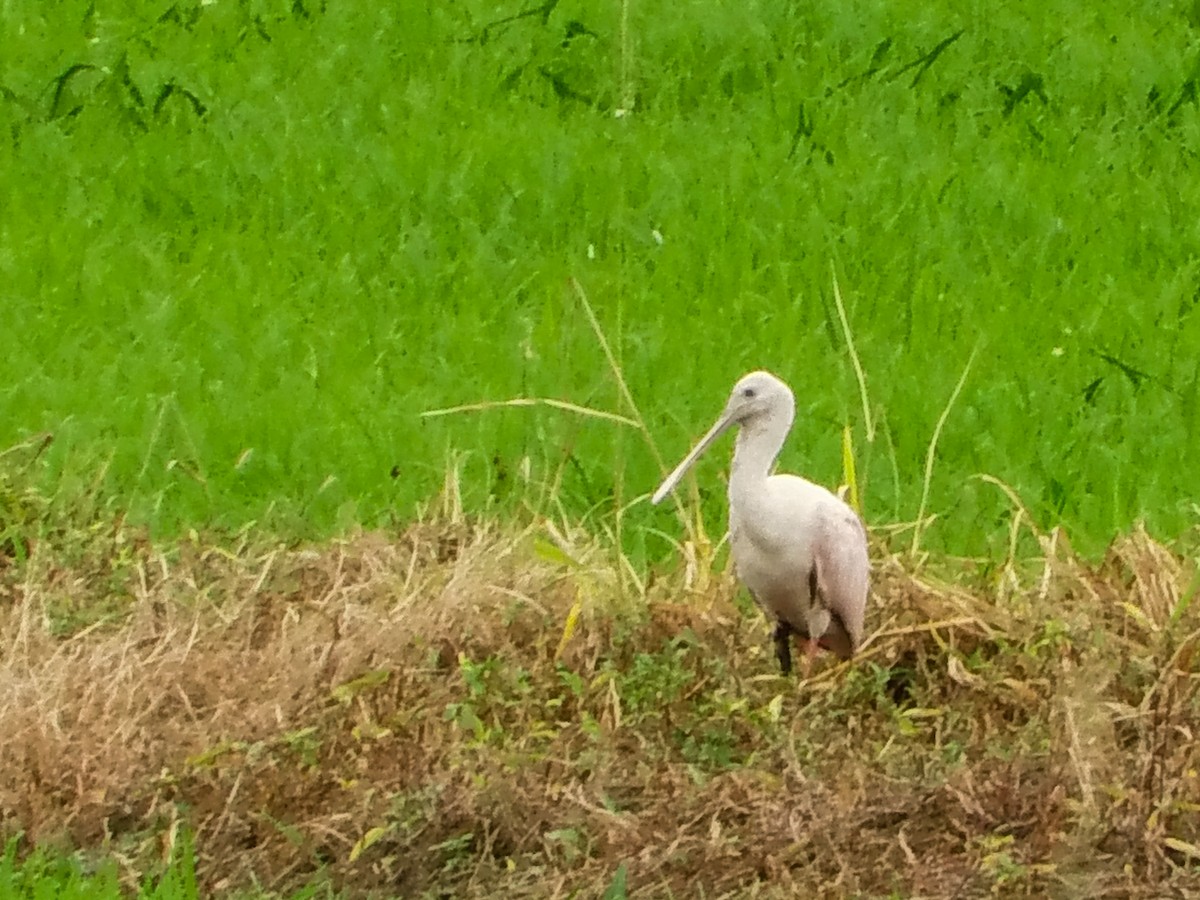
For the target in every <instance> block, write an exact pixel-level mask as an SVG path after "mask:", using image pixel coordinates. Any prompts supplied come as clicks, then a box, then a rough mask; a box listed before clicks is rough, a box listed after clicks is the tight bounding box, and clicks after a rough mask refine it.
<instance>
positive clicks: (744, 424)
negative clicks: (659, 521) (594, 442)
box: [651, 372, 796, 503]
mask: <svg viewBox="0 0 1200 900" xmlns="http://www.w3.org/2000/svg"><path fill="white" fill-rule="evenodd" d="M795 409H796V401H795V398H794V397H793V396H792V389H791V388H789V387H788V386H787V385H786V384H784V383H783V382H782V381H780V380H779V379H778V378H776V377H775V376H774V375H772V374H771V373H770V372H751V373H750V374H749V375H744V376H742V378H741V379H739V380H738V383H737V384H735V385H734V386H733V392H732V393H731V394H730V395H729V400H728V402H727V403H726V404H725V409H724V410H723V411H722V412H721V416H720V418H718V419H717V421H716V422H715V423H714V424H713V427H712V428H710V429H709V430H708V433H707V434H706V435H704V437H702V438H700V441H699V443H697V444H696V446H695V447H693V448H692V450H691V452H690V453H688V455H687V456H685V457H684V458H683V461H682V462H680V463H679V465H677V466H676V467H675V471H673V472H672V473H671V474H670V475H668V476H667V477H666V479H664V480H663V483H662V484H660V485H659V486H658V490H657V491H655V492H654V496H653V497H652V498H651V500H652V501H653V502H654V503H658V502H660V501H661V500H662V499H663V497H665V496H667V494H669V493H670V492H671V491H672V490H673V489H674V487H675V485H677V484H678V483H679V480H680V479H681V478H683V476H684V473H686V472H687V470H688V469H689V468H690V467H691V465H692V463H694V462H695V461H696V460H697V459H699V458H700V455H701V454H702V453H704V451H705V450H707V449H708V448H709V446H710V445H711V444H712V442H713V441H715V440H716V439H717V438H718V437H720V436H721V435H722V434H724V433H725V431H727V430H728V429H729V428H730V427H731V426H733V425H737V426H738V427H740V428H742V429H743V435H744V434H745V433H746V432H751V433H754V432H757V431H759V430H761V429H782V433H783V434H786V433H787V429H788V428H790V427H791V424H792V417H793V416H794V415H795ZM780 440H781V441H782V435H781V437H780Z"/></svg>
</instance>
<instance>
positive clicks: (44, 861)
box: [0, 837, 198, 900]
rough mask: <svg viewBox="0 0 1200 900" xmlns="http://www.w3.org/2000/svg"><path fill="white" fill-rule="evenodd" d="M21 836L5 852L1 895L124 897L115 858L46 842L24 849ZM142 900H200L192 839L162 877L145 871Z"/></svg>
mask: <svg viewBox="0 0 1200 900" xmlns="http://www.w3.org/2000/svg"><path fill="white" fill-rule="evenodd" d="M20 843H21V841H20V838H19V837H17V838H12V839H11V840H9V841H8V844H7V846H6V847H5V850H4V854H3V856H2V857H0V897H4V898H6V900H75V898H78V900H108V898H112V900H120V898H123V897H128V896H130V893H129V892H128V891H122V888H121V881H120V878H119V877H118V872H117V866H116V863H115V861H113V860H112V859H109V860H106V861H104V862H103V863H102V864H101V865H100V866H99V867H96V866H92V865H90V864H87V863H85V862H84V861H83V860H82V859H81V858H80V857H77V856H72V855H68V854H65V853H62V852H58V851H55V850H53V849H50V848H46V847H38V848H34V849H33V850H32V851H29V850H28V848H27V849H26V852H25V853H23V854H20V853H18V850H19V845H20ZM136 896H137V897H138V898H139V900H196V897H197V896H198V894H197V892H196V871H195V859H194V857H193V853H192V846H191V843H190V841H188V840H186V839H184V840H182V841H181V842H180V844H179V845H178V846H177V848H176V850H175V853H174V855H173V858H172V861H171V864H170V865H169V866H167V867H166V868H165V870H164V871H163V872H162V873H161V875H160V876H159V877H158V878H151V877H145V878H143V879H142V882H141V885H140V887H139V889H138V891H137V892H136Z"/></svg>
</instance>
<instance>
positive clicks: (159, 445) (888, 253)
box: [0, 0, 1200, 558]
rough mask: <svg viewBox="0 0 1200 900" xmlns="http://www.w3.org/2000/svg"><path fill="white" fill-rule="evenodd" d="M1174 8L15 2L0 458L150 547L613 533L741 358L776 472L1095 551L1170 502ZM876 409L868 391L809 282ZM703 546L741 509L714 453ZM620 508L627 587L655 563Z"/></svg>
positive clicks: (1193, 492) (949, 542)
mask: <svg viewBox="0 0 1200 900" xmlns="http://www.w3.org/2000/svg"><path fill="white" fill-rule="evenodd" d="M1197 26H1198V22H1197V20H1196V17H1195V14H1194V11H1192V10H1191V7H1190V6H1187V5H1182V6H1181V5H1179V4H1167V3H1155V4H1127V5H1125V6H1121V7H1120V8H1118V7H1105V8H1104V9H1103V10H1092V9H1088V10H1081V9H1079V8H1078V7H1077V6H1076V5H1074V4H1066V3H1061V2H1048V3H1042V4H1024V3H1022V4H1007V5H1005V6H1003V7H1002V8H998V9H991V8H989V9H988V10H987V12H986V14H983V13H979V14H976V12H975V11H970V12H968V11H964V10H960V9H959V8H957V7H955V6H954V5H953V4H928V5H926V6H924V7H922V9H921V10H920V11H917V12H914V11H912V10H910V9H908V8H901V7H895V6H893V7H888V6H886V5H883V4H877V3H865V2H848V3H805V4H796V3H773V2H749V3H708V2H706V3H680V4H676V5H675V6H674V7H672V8H671V9H660V8H657V7H653V6H650V5H647V4H641V3H634V2H627V3H620V2H614V3H611V4H586V3H582V2H578V0H560V2H548V3H547V4H546V5H544V6H540V7H536V8H530V7H524V6H522V5H520V4H519V3H516V2H512V3H492V2H488V3H485V2H468V3H455V4H430V5H428V6H427V7H424V8H420V9H418V8H411V9H410V8H406V7H393V6H388V5H384V6H382V7H379V8H373V9H371V10H364V9H362V8H360V7H357V6H347V5H345V4H324V3H319V2H316V0H297V2H295V3H291V4H288V3H278V2H277V3H267V2H249V0H247V2H226V0H220V2H211V3H189V2H177V3H169V2H166V0H161V2H151V3H136V4H133V3H93V2H91V0H74V2H64V3H59V4H54V5H53V6H47V5H45V4H42V3H37V2H32V0H10V2H9V3H7V4H6V6H5V15H4V18H3V23H0V29H2V37H3V40H4V45H5V47H6V48H8V49H7V51H6V53H5V54H4V59H3V61H2V62H0V124H2V126H3V128H2V129H0V132H2V133H3V135H4V139H3V140H2V141H0V202H2V203H3V207H4V216H3V223H2V224H0V285H2V288H0V290H2V292H3V297H4V299H5V301H6V302H5V322H4V328H3V329H0V446H10V445H12V444H14V443H16V442H18V441H20V440H23V439H25V438H28V437H29V436H32V435H36V434H39V433H41V432H51V433H53V435H54V436H55V441H54V444H53V446H52V447H51V448H50V449H49V450H48V452H47V453H46V454H45V455H44V457H43V458H42V460H41V463H40V465H41V466H42V467H43V470H42V474H43V479H44V480H43V485H44V486H46V487H47V489H48V490H49V491H50V492H51V493H54V492H59V491H61V492H64V496H72V492H74V495H78V493H79V492H87V491H91V490H93V489H95V490H97V491H99V493H100V494H101V495H102V496H104V497H105V498H110V499H112V501H113V502H114V503H115V504H116V506H118V507H119V508H121V509H125V510H128V511H129V512H131V513H132V515H133V516H134V518H135V519H136V520H138V521H142V522H146V523H149V524H150V525H151V526H152V527H153V528H154V529H155V531H156V533H159V534H173V533H178V532H179V531H180V530H181V529H185V528H186V527H190V526H194V525H195V524H197V523H198V522H203V523H214V524H218V525H223V526H230V527H238V526H241V525H243V524H245V523H246V522H248V521H256V522H258V523H260V524H262V525H266V526H268V527H270V528H271V529H273V530H276V531H280V532H283V533H308V534H328V533H330V532H336V531H338V530H339V529H344V528H346V527H348V526H349V525H351V524H354V523H360V522H362V523H384V522H388V521H392V520H394V519H398V520H400V521H403V520H405V519H407V518H408V517H409V516H410V515H411V513H412V512H413V511H414V510H415V509H416V508H417V507H418V505H419V504H420V503H421V502H423V501H424V500H426V499H427V498H428V497H429V496H430V495H431V494H432V493H433V492H434V491H436V490H437V489H438V488H439V487H440V485H441V482H442V479H443V476H444V473H445V471H446V468H447V464H448V460H450V459H459V460H460V461H461V464H462V467H463V489H464V493H463V496H464V502H465V503H466V504H467V506H468V508H469V509H472V510H476V511H481V510H485V509H498V510H511V509H514V508H516V507H517V505H518V504H520V503H528V504H530V505H533V506H534V507H536V508H539V509H545V508H546V500H545V497H546V494H547V491H545V490H544V487H545V486H546V485H552V486H554V490H553V492H552V493H553V496H554V498H555V502H556V503H557V502H561V503H563V504H564V505H565V506H566V507H567V508H568V509H569V510H571V511H572V512H574V513H577V514H583V513H589V514H591V515H593V516H595V517H597V518H600V519H611V517H612V516H613V515H614V510H615V509H621V508H624V507H625V505H626V504H628V503H629V502H630V501H631V500H633V499H635V498H637V497H638V496H640V495H642V494H644V493H645V492H646V491H648V490H650V489H651V488H652V487H653V485H654V484H655V483H656V481H657V479H658V476H659V474H660V471H661V470H660V469H659V467H658V464H657V463H656V461H655V459H654V456H653V454H652V453H651V452H650V451H649V450H648V448H647V446H646V443H645V441H644V440H643V439H642V437H641V436H639V435H638V434H637V433H636V432H634V431H632V430H630V429H627V428H623V427H621V426H618V425H614V424H612V423H610V422H603V421H595V420H585V419H580V418H578V417H576V416H572V415H570V414H567V413H563V412H560V411H557V410H553V409H535V410H529V409H522V410H501V411H492V412H484V413H477V414H471V415H462V416H454V417H446V418H439V419H422V418H421V417H420V415H419V414H420V413H421V412H422V411H424V410H429V409H434V408H440V407H446V406H452V405H455V404H459V403H464V402H470V401H477V400H483V399H493V400H494V399H506V398H510V397H515V396H527V397H551V398H558V399H563V400H567V401H570V402H573V403H578V404H582V405H588V406H592V407H595V408H600V409H607V410H612V411H617V412H623V413H629V412H630V410H629V409H628V408H627V404H626V403H625V402H624V401H623V399H622V397H621V395H620V393H619V392H618V390H617V388H616V386H615V384H614V382H613V379H612V376H611V374H610V372H609V369H608V367H607V366H606V364H605V361H604V357H603V355H602V353H601V352H600V349H599V347H598V346H597V343H596V339H595V337H594V335H593V332H592V329H591V328H590V327H589V325H588V322H587V320H586V318H585V316H584V315H583V313H582V311H581V309H580V304H579V300H578V298H577V297H576V296H574V294H573V293H572V292H571V291H570V290H569V289H568V288H567V279H568V278H570V277H574V278H576V279H578V281H579V283H580V284H581V286H582V287H583V289H584V290H585V291H586V293H587V296H588V297H589V298H590V299H591V301H592V303H593V305H594V306H595V307H596V309H597V311H598V317H599V319H600V322H601V325H602V326H603V328H604V329H605V331H606V333H607V334H608V336H609V339H610V340H611V342H612V344H613V348H614V353H615V355H616V356H617V358H618V360H619V362H620V364H621V366H622V367H623V370H624V372H625V375H626V377H627V379H628V383H629V385H630V390H631V394H632V397H633V399H634V401H635V402H636V403H637V404H638V406H639V407H640V409H641V411H642V412H643V414H644V415H645V417H646V421H647V424H648V426H649V430H650V433H651V434H652V435H653V436H654V439H655V440H656V441H657V442H658V444H659V446H660V448H661V452H662V453H663V455H664V456H674V455H675V454H677V453H679V452H681V451H682V450H683V449H684V448H685V445H686V444H687V443H688V441H689V439H690V438H691V437H693V436H694V435H696V434H697V433H698V432H699V430H700V429H701V428H703V427H704V426H706V425H707V423H708V422H709V420H710V419H711V418H712V416H713V415H714V414H715V412H716V410H717V408H718V407H719V405H720V403H721V402H722V401H723V399H724V396H725V393H726V392H727V390H728V388H729V386H730V385H731V384H732V382H733V381H734V379H735V378H736V377H737V376H739V375H740V374H742V373H743V372H745V371H747V370H749V369H752V368H757V367H765V368H770V369H772V370H774V371H776V372H777V373H779V374H780V375H782V376H783V377H784V378H785V379H786V380H788V381H790V383H791V384H792V385H793V387H794V388H795V389H796V391H797V395H798V398H799V412H800V415H799V420H798V428H797V433H796V435H795V439H794V441H793V442H792V444H791V445H790V446H789V448H788V449H787V450H786V451H785V453H784V457H783V460H782V462H783V464H784V465H785V466H786V467H788V468H792V469H801V470H803V471H806V472H808V473H811V474H812V475H813V476H814V477H816V478H817V479H818V480H821V481H825V482H831V481H836V480H837V479H838V478H839V476H840V470H841V465H840V462H841V431H842V428H843V426H844V425H850V426H851V427H852V429H853V433H854V436H855V445H856V448H857V452H858V454H859V456H860V461H859V467H860V470H861V472H862V474H863V477H864V480H865V482H866V485H867V490H866V492H865V496H866V513H867V517H868V519H869V520H871V521H872V522H875V523H888V522H905V521H911V520H912V519H913V518H915V517H916V514H917V511H918V506H919V497H920V486H921V484H922V481H923V478H924V471H925V461H926V453H927V449H928V446H929V442H930V438H931V436H932V434H933V431H934V428H935V425H936V422H937V420H938V417H939V415H941V413H942V412H943V410H944V408H945V407H946V404H947V402H948V400H949V398H950V396H951V394H952V391H953V388H954V386H955V384H956V382H957V380H958V379H959V377H960V376H961V375H962V373H963V371H964V369H965V368H966V366H967V363H968V359H969V358H970V356H971V354H972V352H975V353H976V356H975V360H974V363H973V365H972V367H971V370H970V372H969V374H968V377H967V380H966V383H965V386H964V389H963V391H962V394H961V396H960V398H959V400H958V402H957V404H956V406H955V407H954V408H953V409H951V410H950V415H949V417H948V419H947V423H946V427H945V429H944V431H943V433H942V435H941V441H940V444H939V447H938V452H937V459H936V465H935V466H934V468H933V478H932V481H931V491H930V502H929V505H928V510H927V512H930V513H933V514H936V515H938V516H939V517H940V518H939V520H938V525H937V526H936V527H935V528H933V529H932V530H931V532H930V533H929V541H930V542H931V545H932V546H935V547H945V548H947V549H949V550H951V551H953V552H956V553H972V554H973V553H981V552H988V551H995V550H996V548H997V547H1000V546H1003V543H1004V541H1005V540H1006V536H1005V527H1006V522H1007V516H1008V515H1009V512H1010V509H1011V506H1010V504H1009V503H1008V501H1007V500H1006V498H1005V497H1003V496H1002V494H1001V493H1000V492H999V491H997V490H996V489H995V488H993V487H991V486H988V485H986V484H982V483H979V482H977V481H972V480H971V476H972V475H974V474H976V473H981V472H982V473H988V474H991V475H994V476H996V477H998V478H1000V479H1002V480H1004V481H1006V482H1007V483H1009V484H1011V485H1012V486H1013V487H1014V488H1015V489H1017V490H1018V491H1019V492H1020V494H1021V495H1022V496H1023V497H1024V498H1025V499H1026V502H1027V503H1028V504H1029V507H1030V509H1031V511H1032V512H1033V514H1034V515H1035V516H1036V517H1037V519H1038V520H1039V521H1040V522H1041V523H1042V524H1043V525H1044V526H1049V525H1052V524H1054V523H1056V522H1059V521H1062V522H1064V523H1066V524H1067V525H1068V526H1069V527H1070V529H1071V533H1072V537H1073V538H1074V539H1075V541H1076V543H1077V544H1078V545H1079V546H1081V547H1085V548H1087V549H1089V550H1090V551H1091V552H1093V553H1098V552H1099V551H1100V550H1101V549H1102V548H1103V546H1104V544H1105V543H1106V542H1107V540H1108V539H1109V538H1111V537H1112V536H1113V535H1114V534H1116V533H1118V532H1120V531H1122V530H1124V529H1126V528H1127V527H1128V526H1129V525H1130V524H1131V522H1133V521H1135V520H1137V519H1139V518H1145V520H1146V521H1147V522H1148V523H1149V524H1150V527H1151V529H1152V531H1153V532H1154V533H1156V534H1161V535H1164V536H1167V537H1175V536H1178V535H1180V534H1182V533H1184V532H1185V531H1186V530H1187V529H1188V527H1189V526H1190V525H1191V524H1194V522H1195V520H1196V516H1197V512H1196V502H1195V498H1196V496H1197V495H1198V494H1200V467H1196V466H1194V465H1191V464H1190V462H1189V451H1190V450H1191V448H1193V447H1195V446H1197V443H1198V441H1200V430H1198V428H1197V414H1196V398H1197V384H1198V380H1200V354H1198V353H1197V352H1196V349H1195V348H1196V347H1198V346H1200V313H1197V306H1198V300H1197V298H1198V296H1200V293H1198V291H1200V271H1198V263H1197V257H1196V252H1195V248H1196V247H1197V246H1198V242H1200V179H1198V178H1197V177H1195V176H1196V166H1197V155H1196V151H1197V139H1198V135H1200V132H1198V128H1200V126H1198V117H1200V111H1198V109H1197V100H1196V98H1197V94H1196V78H1197V75H1198V73H1200V40H1198V34H1200V33H1198V31H1197ZM834 271H836V272H837V274H838V278H839V282H840V285H841V289H842V291H843V293H844V295H845V300H846V307H847V313H848V323H849V325H850V327H851V329H852V331H853V334H854V337H855V341H856V344H857V349H858V351H859V354H860V356H861V359H862V364H863V368H864V371H865V374H866V378H867V394H868V397H869V409H870V414H871V421H872V424H873V425H874V426H875V427H874V428H873V430H872V434H871V435H870V437H871V438H873V439H871V440H868V434H867V428H866V417H865V415H864V409H863V405H862V403H861V402H860V399H859V392H858V388H857V385H856V382H855V379H854V375H853V371H852V368H851V366H850V362H849V356H848V353H847V348H846V342H845V339H844V335H843V330H842V328H841V326H840V324H839V322H838V320H837V316H836V314H835V311H834V305H833V300H832V274H833V272H834ZM701 476H702V477H701V482H702V484H703V485H704V496H705V498H706V505H705V509H706V514H707V515H708V516H709V517H710V521H711V522H712V523H713V524H714V525H715V523H717V522H718V521H719V519H720V516H721V515H722V512H721V502H722V498H721V494H722V491H721V490H720V488H719V478H718V475H717V472H716V471H715V466H713V467H710V468H707V469H705V470H702V472H701ZM668 517H669V514H668V513H658V514H651V513H650V512H649V511H642V510H641V509H639V512H638V517H637V522H636V523H633V524H631V525H630V527H628V528H627V529H626V540H627V546H629V547H630V549H631V550H632V551H633V552H635V554H636V555H638V556H639V557H642V556H649V557H650V558H661V557H663V556H665V555H666V554H667V553H669V552H670V548H669V546H668V545H667V544H666V543H665V542H663V541H662V540H660V539H659V538H657V537H655V536H654V533H653V529H666V528H669V527H670V525H669V518H668Z"/></svg>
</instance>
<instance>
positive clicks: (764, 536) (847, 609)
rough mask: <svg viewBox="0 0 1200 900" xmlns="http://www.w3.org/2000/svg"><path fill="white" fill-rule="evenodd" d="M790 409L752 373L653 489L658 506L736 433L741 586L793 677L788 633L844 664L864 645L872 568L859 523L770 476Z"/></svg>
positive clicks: (734, 512)
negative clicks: (765, 619)
mask: <svg viewBox="0 0 1200 900" xmlns="http://www.w3.org/2000/svg"><path fill="white" fill-rule="evenodd" d="M794 409H795V401H794V399H793V397H792V392H791V390H790V389H789V388H788V386H787V385H786V384H784V383H783V382H782V381H780V380H779V379H778V378H776V377H775V376H774V375H771V374H769V373H767V372H753V373H751V374H750V375H747V376H746V377H745V378H743V379H741V380H740V381H739V382H738V383H737V385H735V387H734V390H733V394H732V395H731V396H730V399H729V403H728V404H727V405H726V407H725V411H724V412H723V413H722V415H721V417H720V418H719V419H718V420H717V422H716V424H715V425H714V426H713V427H712V428H711V429H710V430H709V432H708V434H706V435H705V436H704V437H703V438H702V439H701V440H700V442H699V443H698V444H697V445H696V447H695V448H694V449H693V450H692V451H691V453H689V454H688V455H687V457H685V458H684V460H683V462H681V463H680V464H679V466H678V467H676V469H675V471H674V472H672V473H671V474H670V475H669V476H668V477H667V478H666V480H665V481H664V482H663V483H662V485H661V486H660V487H659V489H658V491H657V492H656V493H655V495H654V500H655V502H658V501H659V500H661V499H662V498H663V497H664V496H666V494H667V493H668V492H669V491H670V490H671V489H672V488H674V487H675V485H676V484H677V483H678V482H679V480H680V479H681V478H682V477H683V474H684V472H686V471H687V469H688V468H690V466H691V465H692V463H693V462H695V460H696V459H697V458H698V457H699V456H700V454H702V453H703V452H704V451H705V450H706V449H707V448H708V446H709V445H710V444H711V443H712V442H713V441H714V440H715V439H716V438H717V437H718V436H719V435H720V434H721V433H722V432H723V431H725V430H726V429H727V428H729V427H730V426H732V425H735V424H736V425H738V426H740V427H739V431H738V439H737V447H736V450H735V451H734V457H733V466H732V468H731V471H730V476H729V542H730V549H731V550H732V552H733V561H734V566H735V567H736V569H737V575H738V579H739V580H740V581H741V582H742V584H744V585H745V586H746V588H747V589H748V590H749V591H750V593H751V595H753V597H754V599H755V600H756V601H757V603H758V604H759V605H760V606H761V607H762V608H763V610H764V611H765V612H766V613H767V614H768V615H769V616H770V617H771V618H773V619H774V620H775V621H776V622H777V623H778V628H777V631H776V643H777V645H779V653H780V664H781V665H782V666H783V667H784V669H785V670H787V669H789V668H790V665H791V662H790V660H791V657H790V650H788V649H787V647H786V641H787V640H788V637H789V633H798V634H800V635H803V636H804V637H806V638H808V639H809V641H810V647H812V648H814V649H815V646H816V644H817V643H819V644H820V645H821V646H824V647H826V648H827V649H829V650H832V651H834V652H835V653H837V654H838V655H839V656H841V657H843V658H849V657H850V656H851V655H853V653H854V651H855V649H856V648H857V647H858V645H859V643H860V642H861V640H862V631H863V619H864V616H865V613H866V605H867V591H868V581H869V576H870V561H869V559H868V555H867V535H866V530H865V529H864V527H863V525H862V522H861V520H860V519H859V517H858V515H857V514H856V513H855V512H854V510H853V509H851V508H850V506H849V505H847V504H846V503H845V502H844V501H843V500H841V499H840V498H838V497H837V496H835V495H834V494H832V493H830V492H829V491H828V490H826V489H825V488H823V487H821V486H820V485H817V484H814V483H812V482H811V481H808V480H806V479H804V478H800V477H798V476H796V475H772V474H771V469H772V467H773V466H774V464H775V458H776V456H778V454H779V451H780V449H781V448H782V447H783V442H784V440H785V439H786V437H787V434H788V431H789V430H790V429H791V425H792V419H793V417H794Z"/></svg>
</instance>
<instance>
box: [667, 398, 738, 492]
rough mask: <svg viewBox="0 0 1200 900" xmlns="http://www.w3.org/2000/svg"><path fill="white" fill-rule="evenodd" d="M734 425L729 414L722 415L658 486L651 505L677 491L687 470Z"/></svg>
mask: <svg viewBox="0 0 1200 900" xmlns="http://www.w3.org/2000/svg"><path fill="white" fill-rule="evenodd" d="M732 424H733V417H732V416H730V415H729V413H728V412H725V413H722V414H721V418H719V419H717V421H716V423H715V424H714V425H713V427H712V428H710V429H708V434H706V435H704V437H702V438H700V441H699V443H697V444H696V446H695V447H693V448H692V449H691V451H690V452H689V453H688V455H687V456H685V457H684V458H683V461H682V462H680V463H679V465H677V466H676V467H675V471H673V472H672V473H671V474H670V475H668V476H667V477H666V478H664V479H663V483H662V484H660V485H659V486H658V490H657V491H655V492H654V496H653V497H651V498H650V502H651V503H660V502H662V499H663V497H665V496H667V494H669V493H671V491H673V490H675V486H676V485H677V484H679V482H680V480H681V479H682V478H683V476H684V475H686V474H687V470H688V469H690V468H691V467H692V463H694V462H695V461H696V460H698V459H699V458H700V457H701V455H703V453H704V451H705V450H707V449H708V448H709V445H711V444H712V442H713V441H715V440H716V439H717V438H719V437H720V436H721V435H722V434H723V433H724V432H725V429H727V428H728V427H729V426H730V425H732Z"/></svg>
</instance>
